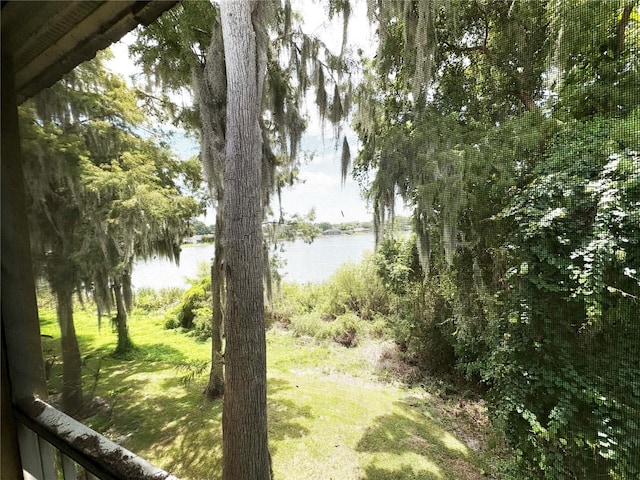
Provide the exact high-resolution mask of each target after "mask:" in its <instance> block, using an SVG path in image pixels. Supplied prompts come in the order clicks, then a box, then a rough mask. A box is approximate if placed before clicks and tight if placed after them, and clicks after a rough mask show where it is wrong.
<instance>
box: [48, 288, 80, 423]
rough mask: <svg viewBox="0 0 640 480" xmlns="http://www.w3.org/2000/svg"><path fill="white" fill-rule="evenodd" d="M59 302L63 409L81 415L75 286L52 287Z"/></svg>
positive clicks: (71, 413)
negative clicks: (75, 319)
mask: <svg viewBox="0 0 640 480" xmlns="http://www.w3.org/2000/svg"><path fill="white" fill-rule="evenodd" d="M51 289H52V290H53V291H54V292H55V295H56V300H57V307H56V309H57V314H58V323H59V325H60V342H61V345H62V409H63V410H64V411H65V412H66V413H67V414H69V415H71V416H74V415H77V414H79V413H80V412H81V411H82V409H83V407H84V397H83V395H82V368H81V365H82V362H81V359H80V347H79V345H78V339H77V337H76V329H75V325H74V324H73V284H70V283H61V284H56V285H51Z"/></svg>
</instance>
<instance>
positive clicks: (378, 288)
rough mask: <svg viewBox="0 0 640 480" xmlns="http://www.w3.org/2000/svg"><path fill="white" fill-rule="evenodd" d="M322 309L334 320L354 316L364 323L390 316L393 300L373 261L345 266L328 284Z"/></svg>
mask: <svg viewBox="0 0 640 480" xmlns="http://www.w3.org/2000/svg"><path fill="white" fill-rule="evenodd" d="M320 308H321V309H322V310H323V312H324V313H325V314H327V315H329V316H331V317H338V316H340V315H343V314H345V313H347V312H353V313H356V314H358V316H359V317H361V318H362V319H364V320H371V319H373V318H374V316H375V315H376V313H388V312H389V296H388V294H387V291H386V290H385V288H384V287H383V285H382V283H381V282H380V279H379V278H378V277H377V275H376V271H375V265H374V263H373V258H372V257H369V258H367V259H365V260H364V261H363V262H362V263H361V264H359V265H356V264H344V265H342V266H341V267H340V268H339V269H338V270H337V271H336V272H335V273H334V274H333V275H332V276H331V278H330V279H329V281H328V282H327V284H326V287H325V292H324V299H323V301H322V302H321V304H320Z"/></svg>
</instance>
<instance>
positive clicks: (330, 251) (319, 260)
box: [132, 234, 375, 289]
mask: <svg viewBox="0 0 640 480" xmlns="http://www.w3.org/2000/svg"><path fill="white" fill-rule="evenodd" d="M374 243H375V240H374V236H373V234H358V235H335V236H320V237H318V238H316V239H315V240H314V241H313V243H311V244H307V243H304V242H302V241H301V240H296V241H294V242H283V244H282V246H283V250H284V251H283V252H278V257H279V258H280V259H282V260H284V261H285V262H286V263H285V265H284V266H283V268H281V269H280V271H281V273H282V275H283V277H284V279H285V280H287V281H290V282H296V283H308V282H311V283H319V282H323V281H325V280H327V279H328V278H329V277H330V276H331V275H332V274H333V273H334V272H335V271H336V270H337V269H338V267H340V265H342V264H343V263H346V262H359V261H360V260H361V259H362V255H363V254H364V253H365V252H366V251H369V252H371V251H373V248H374ZM212 257H213V245H189V246H184V247H183V248H182V252H181V253H180V266H179V267H178V266H177V265H175V264H174V263H171V262H169V261H168V260H165V259H163V258H156V259H153V260H150V261H147V262H145V261H140V262H137V263H136V264H135V265H134V268H133V277H132V282H133V286H134V288H135V289H139V288H156V289H158V288H164V287H180V288H184V287H187V286H188V284H187V281H186V279H187V278H189V277H190V278H193V277H195V275H196V273H197V271H198V265H199V264H201V263H202V262H205V263H207V265H208V264H210V262H211V258H212Z"/></svg>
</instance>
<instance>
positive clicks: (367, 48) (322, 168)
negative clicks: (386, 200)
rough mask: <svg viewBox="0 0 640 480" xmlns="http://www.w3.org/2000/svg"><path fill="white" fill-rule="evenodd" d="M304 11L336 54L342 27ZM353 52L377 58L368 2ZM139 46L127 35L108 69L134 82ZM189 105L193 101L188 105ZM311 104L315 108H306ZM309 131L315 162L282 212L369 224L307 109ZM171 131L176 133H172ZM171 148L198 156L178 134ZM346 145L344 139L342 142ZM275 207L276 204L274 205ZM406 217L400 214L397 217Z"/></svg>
mask: <svg viewBox="0 0 640 480" xmlns="http://www.w3.org/2000/svg"><path fill="white" fill-rule="evenodd" d="M293 4H294V9H296V5H297V7H298V9H299V10H301V13H302V18H303V19H304V26H303V28H304V31H305V32H307V33H312V34H314V35H317V36H318V37H320V38H322V39H323V41H324V42H325V43H326V44H327V45H328V46H329V48H331V49H332V50H333V51H335V52H338V51H339V50H340V44H341V40H342V21H341V20H340V19H337V20H335V21H334V22H332V23H330V22H328V19H327V15H326V14H325V9H324V7H323V6H322V5H319V4H317V3H315V2H308V1H306V2H303V1H301V0H299V1H298V2H293ZM348 35H349V46H350V47H351V48H353V50H354V51H355V50H356V49H358V48H360V49H362V50H363V51H364V52H365V53H367V54H370V55H373V50H374V49H375V41H374V37H373V35H372V34H371V30H370V28H369V24H368V21H367V19H366V5H365V2H364V1H360V2H356V8H355V11H354V12H353V13H352V15H351V18H350V22H349V33H348ZM134 40H135V37H134V34H133V33H130V34H128V35H127V36H126V37H125V38H124V39H123V40H122V41H120V42H118V43H116V44H114V45H112V47H111V50H112V52H113V55H114V58H113V60H111V61H110V62H109V63H108V67H109V68H110V69H111V70H113V71H115V72H116V73H119V74H121V75H123V76H124V77H125V78H127V79H129V81H132V80H131V76H132V75H136V74H139V73H140V70H139V69H138V68H137V67H136V66H135V65H134V63H133V61H132V60H131V59H130V58H129V56H128V50H127V48H128V47H127V46H128V44H130V43H132V42H133V41H134ZM186 100H187V101H189V99H186ZM308 103H309V104H312V102H308ZM307 115H308V123H309V126H308V129H307V132H306V134H305V135H304V136H303V139H302V145H301V149H302V151H303V152H307V153H310V154H311V155H310V156H311V157H312V158H313V159H312V160H311V161H304V160H303V161H302V166H301V168H300V178H301V180H302V182H300V183H298V184H296V185H295V186H293V187H290V188H287V189H285V190H284V191H283V194H282V208H283V211H284V212H285V214H286V215H287V216H288V215H293V214H299V215H306V214H307V213H309V211H310V210H311V209H314V210H315V214H316V221H317V222H329V223H343V222H355V221H359V222H364V221H371V220H372V218H373V213H372V210H371V208H370V207H369V206H368V205H367V202H366V201H365V200H364V199H363V198H362V195H361V192H360V187H359V185H358V184H357V182H355V181H354V180H353V179H352V178H351V175H350V174H349V175H347V179H346V181H345V182H344V184H343V183H342V180H341V176H340V156H341V150H340V149H337V150H336V148H335V145H336V140H335V138H334V137H333V129H332V128H331V127H330V126H329V125H327V127H326V128H325V129H324V134H323V129H322V126H321V124H320V120H319V118H318V116H317V114H316V112H315V110H314V109H313V108H310V107H308V108H307ZM169 129H173V130H175V128H174V127H170V128H169ZM345 133H346V134H347V138H348V140H349V146H350V151H351V155H352V158H354V157H355V155H356V154H357V151H358V149H359V145H358V142H357V137H356V136H355V134H353V132H351V130H350V129H349V128H346V129H345ZM174 138H175V141H174V142H172V147H173V149H174V151H175V152H176V153H177V154H178V155H180V156H182V157H189V156H191V155H195V154H197V152H198V145H197V143H196V142H195V140H193V139H188V138H185V137H184V136H183V135H181V134H180V132H177V134H176V135H175V137H174ZM339 144H340V145H342V139H340V142H339ZM272 204H274V207H275V206H276V205H275V201H274V202H272ZM398 213H400V214H402V212H398ZM203 220H204V221H205V222H207V223H213V221H214V216H213V214H212V212H210V211H209V212H208V214H207V215H206V216H205V218H204V219H203Z"/></svg>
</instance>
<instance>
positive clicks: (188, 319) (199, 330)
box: [165, 268, 212, 339]
mask: <svg viewBox="0 0 640 480" xmlns="http://www.w3.org/2000/svg"><path fill="white" fill-rule="evenodd" d="M207 273H208V272H207V269H204V268H203V269H202V271H201V272H200V274H199V275H198V277H197V278H195V279H191V280H190V283H191V287H189V288H188V289H187V291H186V292H184V293H183V294H182V296H181V297H180V301H179V303H178V304H177V305H176V306H175V307H174V308H172V309H171V310H169V311H167V312H166V314H165V328H170V329H171V328H183V329H186V330H193V332H194V334H195V335H196V336H197V337H199V338H203V339H204V338H208V337H210V336H211V318H212V304H211V276H210V275H208V274H207Z"/></svg>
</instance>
